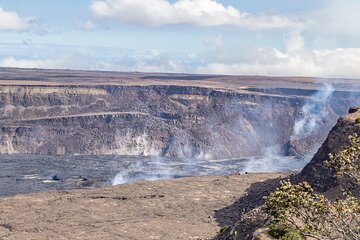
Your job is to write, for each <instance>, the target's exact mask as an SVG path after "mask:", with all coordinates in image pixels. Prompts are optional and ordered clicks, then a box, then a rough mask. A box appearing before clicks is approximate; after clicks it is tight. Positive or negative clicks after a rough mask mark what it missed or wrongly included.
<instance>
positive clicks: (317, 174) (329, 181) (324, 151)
mask: <svg viewBox="0 0 360 240" xmlns="http://www.w3.org/2000/svg"><path fill="white" fill-rule="evenodd" d="M357 118H360V107H353V108H351V109H350V110H349V114H348V115H346V116H344V117H341V118H340V119H339V120H338V122H337V124H336V125H335V127H334V128H333V129H332V130H331V132H330V133H329V136H328V137H327V139H326V140H325V142H324V143H323V145H322V146H321V147H320V149H319V150H318V151H317V153H316V154H315V156H314V157H313V159H312V160H311V162H310V163H309V164H308V165H306V167H305V168H304V169H303V170H302V171H301V172H300V173H299V174H298V175H297V176H295V178H294V180H295V181H297V182H302V181H306V182H309V183H310V184H311V185H312V186H313V187H314V188H315V189H316V190H319V191H324V192H325V191H327V190H329V189H330V188H332V187H334V186H336V185H337V183H336V179H335V177H334V173H333V172H332V171H331V170H329V169H327V168H325V167H324V161H326V160H328V155H329V153H332V154H336V153H338V152H339V151H341V150H342V149H343V148H344V147H345V146H346V145H347V144H349V139H348V137H349V136H350V135H351V134H354V133H356V134H358V135H360V124H359V123H356V121H355V120H356V119H357Z"/></svg>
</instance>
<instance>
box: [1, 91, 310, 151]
mask: <svg viewBox="0 0 360 240" xmlns="http://www.w3.org/2000/svg"><path fill="white" fill-rule="evenodd" d="M0 96H1V99H2V102H1V106H2V110H3V111H2V116H1V121H2V128H1V136H2V137H1V146H2V147H1V148H0V152H1V153H40V154H120V155H161V156H169V157H194V158H219V157H221V158H229V157H243V156H256V155H260V154H261V153H262V151H263V150H264V149H265V147H266V146H272V145H274V144H284V143H285V142H286V140H287V139H288V137H289V135H291V129H292V125H293V122H294V120H295V117H296V115H297V114H298V111H299V107H301V106H302V104H303V99H302V98H301V97H298V98H296V97H288V96H286V97H283V96H276V95H273V96H271V95H262V94H256V93H250V92H247V93H242V94H240V93H233V92H222V91H218V90H214V89H210V88H193V87H178V86H151V87H97V88H92V87H91V88H90V87H89V88H84V87H79V88H76V87H73V88H68V87H57V88H53V87H52V88H49V89H48V88H46V87H41V88H39V87H6V88H3V89H2V91H1V95H0Z"/></svg>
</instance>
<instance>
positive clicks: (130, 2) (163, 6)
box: [90, 0, 298, 29]
mask: <svg viewBox="0 0 360 240" xmlns="http://www.w3.org/2000/svg"><path fill="white" fill-rule="evenodd" d="M90 11H91V13H92V14H93V15H94V16H95V17H99V18H109V19H117V20H119V21H121V22H125V23H131V24H137V25H142V26H150V27H158V26H163V25H176V24H192V25H197V26H208V27H210V26H220V25H233V26H239V27H246V28H250V29H267V28H284V27H294V26H297V25H298V23H295V22H293V21H291V20H290V19H288V18H287V17H285V16H280V15H266V14H259V15H254V14H250V13H247V12H241V11H239V10H238V9H236V8H234V7H232V6H224V5H223V4H221V3H219V2H217V1H216V0H177V1H176V2H174V3H171V2H169V1H166V0H96V1H94V2H93V3H92V4H91V5H90Z"/></svg>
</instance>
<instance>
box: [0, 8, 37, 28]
mask: <svg viewBox="0 0 360 240" xmlns="http://www.w3.org/2000/svg"><path fill="white" fill-rule="evenodd" d="M31 21H32V19H31V18H29V19H22V18H21V17H19V15H18V14H17V13H16V12H6V11H4V10H3V9H2V8H1V7H0V30H26V29H28V28H29V27H30V22H31Z"/></svg>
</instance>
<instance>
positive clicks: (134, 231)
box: [0, 174, 283, 240]
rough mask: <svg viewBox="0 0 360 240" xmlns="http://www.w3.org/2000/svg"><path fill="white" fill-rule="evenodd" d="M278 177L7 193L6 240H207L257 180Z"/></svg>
mask: <svg viewBox="0 0 360 240" xmlns="http://www.w3.org/2000/svg"><path fill="white" fill-rule="evenodd" d="M278 177H283V175H280V174H247V175H230V176H221V177H195V178H184V179H178V180H170V181H158V182H141V183H135V184H128V185H120V186H117V187H114V188H106V189H94V190H75V191H62V192H47V193H38V194H31V195H19V196H15V197H9V198H2V199H0V239H4V240H8V239H14V240H15V239H16V240H22V239H26V240H30V239H36V240H41V239H206V238H210V237H213V236H215V235H216V234H217V233H218V231H219V229H220V227H221V226H219V225H221V220H219V219H218V218H217V217H216V216H218V215H219V214H218V211H221V209H224V208H225V207H226V206H230V205H232V204H233V203H234V202H235V201H236V200H237V199H239V198H243V197H244V196H246V190H247V189H248V188H249V187H250V186H251V185H252V184H253V183H254V182H264V181H266V180H269V179H274V178H278ZM264 187H265V188H266V185H264ZM260 190H261V189H260ZM229 214H233V213H229ZM222 217H224V216H223V214H222Z"/></svg>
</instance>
